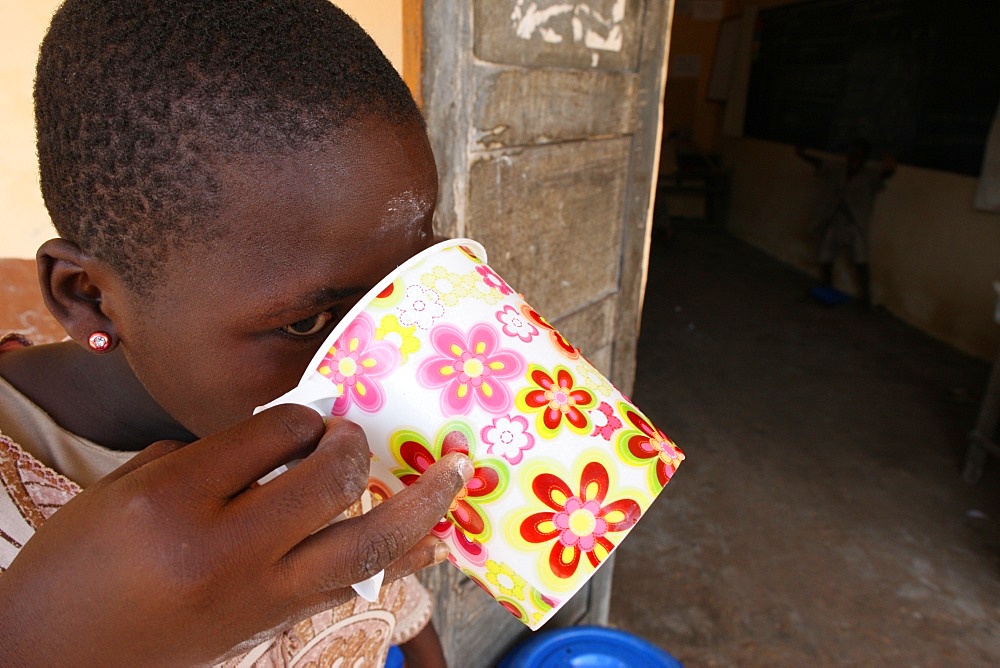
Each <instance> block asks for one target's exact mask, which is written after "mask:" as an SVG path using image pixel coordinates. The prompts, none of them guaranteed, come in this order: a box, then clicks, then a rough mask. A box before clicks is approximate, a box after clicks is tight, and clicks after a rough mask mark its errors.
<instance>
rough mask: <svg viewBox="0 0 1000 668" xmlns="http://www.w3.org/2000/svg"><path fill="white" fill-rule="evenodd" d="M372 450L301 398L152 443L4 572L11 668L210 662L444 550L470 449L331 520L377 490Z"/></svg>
mask: <svg viewBox="0 0 1000 668" xmlns="http://www.w3.org/2000/svg"><path fill="white" fill-rule="evenodd" d="M297 458H301V460H302V461H301V463H300V464H299V465H298V466H296V467H295V468H293V469H291V470H290V471H288V472H287V473H285V474H284V475H281V476H279V477H278V478H276V479H275V480H273V481H271V482H269V483H267V484H266V485H262V486H256V485H253V483H254V481H255V480H257V479H259V478H260V477H262V476H263V475H265V474H266V473H268V472H269V471H271V470H272V469H274V468H275V467H277V466H278V465H280V464H282V463H286V462H288V461H290V460H292V459H297ZM368 459H369V451H368V445H367V441H366V440H365V437H364V434H363V433H362V431H361V430H360V428H358V427H357V426H356V425H353V424H351V423H349V422H347V421H344V420H340V419H332V420H330V421H329V422H327V423H326V424H325V425H324V422H323V421H322V420H321V419H320V417H319V416H318V415H317V414H316V413H315V412H313V411H312V410H310V409H307V408H303V407H301V406H279V407H277V408H273V409H271V410H268V411H264V412H263V413H261V414H260V415H257V416H255V417H253V418H251V419H249V420H247V421H245V422H243V423H241V424H238V425H236V426H234V427H232V428H229V429H227V430H225V431H223V432H220V433H218V434H215V435H213V436H210V437H208V438H204V439H202V440H200V441H197V442H195V443H192V444H190V445H183V444H181V443H177V442H172V441H164V442H160V443H155V444H153V445H151V446H150V447H149V448H147V449H146V450H145V451H143V452H142V453H140V454H139V455H137V456H136V457H135V458H134V459H133V460H132V461H130V462H129V463H128V464H126V465H125V466H123V467H122V468H120V469H118V470H117V471H115V472H114V473H112V474H111V475H109V476H108V477H107V478H105V479H103V480H101V481H100V482H99V483H97V484H95V485H93V486H91V487H89V488H87V489H86V490H85V491H83V492H82V493H80V494H79V495H78V496H76V497H75V498H74V499H73V500H72V501H70V502H69V503H68V504H67V505H66V506H65V507H63V508H62V509H61V510H60V511H59V512H58V513H56V514H55V515H53V516H52V518H51V519H49V520H48V521H47V522H45V523H44V524H43V525H42V526H41V527H40V528H39V530H38V532H37V533H36V534H35V535H34V537H32V539H31V540H30V541H28V543H27V544H26V545H25V546H24V548H23V549H22V550H21V552H20V554H19V555H18V557H17V558H16V559H15V560H14V561H13V563H12V564H11V566H10V568H9V570H8V571H7V572H6V573H4V574H3V575H2V576H0V665H23V664H32V665H144V666H145V665H160V664H171V665H176V664H184V665H194V664H201V663H205V662H209V661H213V660H217V659H219V658H221V657H223V656H225V655H227V654H231V653H233V652H234V651H236V650H246V649H249V648H250V647H251V646H252V645H253V644H254V643H256V642H258V641H260V640H263V638H264V637H265V636H266V635H267V634H271V633H274V632H277V631H278V630H280V629H281V628H282V627H285V626H287V625H289V624H291V623H294V622H296V621H298V620H300V619H302V618H304V617H306V616H308V615H309V614H311V613H313V612H315V611H317V610H320V609H326V608H330V607H332V606H335V605H337V604H339V603H341V602H343V601H345V600H347V599H349V598H350V597H352V596H353V595H354V594H353V592H352V591H351V588H350V585H351V584H352V583H355V582H358V581H361V580H364V579H366V578H368V577H370V576H371V575H373V574H375V573H377V572H378V571H380V570H382V569H386V578H387V579H393V578H398V577H401V576H403V575H406V574H408V573H411V572H413V571H415V570H418V569H420V568H423V567H425V566H427V565H430V564H431V563H433V562H434V561H437V560H440V556H441V555H440V554H438V555H435V551H436V550H435V546H436V542H435V541H433V540H428V539H426V538H425V537H426V536H427V534H428V532H429V530H430V529H431V527H432V526H433V525H434V524H435V523H436V522H437V521H438V520H439V519H440V518H441V517H442V516H444V515H445V514H446V513H447V512H448V508H449V506H450V504H451V503H452V501H453V499H454V497H455V495H456V494H457V493H458V492H459V490H460V489H461V488H462V487H463V485H464V483H465V481H466V480H467V479H468V478H469V477H471V474H472V466H471V463H470V462H469V460H468V459H467V458H465V457H463V456H461V455H458V456H453V455H449V456H447V457H445V458H443V459H442V460H441V461H439V462H438V463H437V464H435V465H434V466H432V467H431V468H430V469H429V470H428V471H427V472H426V473H425V474H424V475H423V476H422V477H421V478H420V480H419V481H418V482H417V483H416V484H414V485H412V486H410V487H407V488H406V489H405V490H403V491H401V492H400V493H399V494H397V495H396V496H394V497H392V498H390V499H388V500H386V501H385V502H384V503H382V504H380V505H378V506H376V507H375V508H374V509H373V510H372V511H371V512H369V513H367V514H365V515H362V516H359V517H356V518H353V519H349V520H345V521H342V522H338V523H336V524H333V525H331V526H326V525H327V524H328V523H329V522H330V521H331V520H333V519H334V518H335V517H337V516H338V515H339V514H340V513H341V512H343V511H344V510H345V509H346V508H348V507H349V506H350V505H351V504H352V503H354V502H355V501H356V500H357V499H358V497H359V496H360V494H361V493H362V491H363V490H364V489H365V487H366V485H367V481H368ZM324 527H325V528H324ZM436 557H437V558H436Z"/></svg>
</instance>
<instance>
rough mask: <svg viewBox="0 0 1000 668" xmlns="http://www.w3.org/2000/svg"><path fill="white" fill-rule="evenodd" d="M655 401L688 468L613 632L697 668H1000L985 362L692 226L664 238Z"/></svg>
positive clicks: (647, 348) (657, 247) (646, 343)
mask: <svg viewBox="0 0 1000 668" xmlns="http://www.w3.org/2000/svg"><path fill="white" fill-rule="evenodd" d="M650 263H651V266H650V275H649V287H648V290H647V301H646V306H645V315H644V322H643V330H642V337H641V341H640V348H639V372H638V378H637V385H636V389H635V392H634V398H635V400H636V403H637V404H638V405H639V406H640V408H642V409H643V410H644V411H645V412H646V413H647V414H648V415H649V416H650V417H651V418H652V419H653V421H654V423H655V424H657V425H658V426H659V427H661V428H662V429H664V430H665V431H666V432H667V433H668V434H670V435H671V436H672V437H673V438H674V440H676V441H677V443H678V444H679V445H681V446H682V447H683V448H684V449H685V450H686V453H687V457H688V460H687V461H686V462H685V463H684V464H683V465H682V466H681V468H680V470H679V471H678V473H677V475H676V477H675V478H674V480H673V481H672V482H671V484H670V485H668V487H667V488H666V489H665V490H664V493H663V495H662V496H661V498H660V499H659V500H658V501H657V503H656V504H654V506H653V508H651V509H650V511H649V512H648V514H647V516H646V517H645V518H643V519H642V520H641V522H640V523H639V525H638V526H637V527H636V529H635V530H634V531H633V533H632V534H631V535H630V537H629V539H628V540H627V541H625V542H624V543H623V544H622V546H621V547H620V548H619V549H618V551H617V562H616V568H615V584H614V593H613V596H612V605H611V623H612V625H614V626H617V627H619V628H623V629H626V630H628V631H631V632H633V633H635V634H637V635H640V636H643V637H645V638H647V639H650V640H652V641H654V642H655V643H657V644H658V645H660V646H662V647H663V648H664V649H666V650H668V651H669V652H670V653H672V654H673V655H674V656H676V657H677V658H678V659H680V660H681V661H682V662H684V663H685V664H686V665H688V666H700V665H764V664H767V665H780V666H801V665H833V664H836V665H845V664H847V665H893V666H895V665H919V666H923V665H947V666H976V665H983V666H986V665H994V666H995V665H1000V463H998V462H996V461H992V462H990V464H989V465H988V466H987V470H986V474H985V477H984V478H983V480H982V481H981V482H980V483H979V484H978V485H976V486H969V485H966V484H965V483H963V482H962V480H961V478H960V473H961V464H962V458H963V456H964V451H965V443H966V441H965V437H966V434H967V432H968V431H969V430H970V428H971V426H972V424H973V423H974V421H975V418H976V413H977V410H978V399H979V397H980V396H981V394H982V392H983V390H984V385H985V382H986V378H987V374H988V371H989V367H988V365H987V363H985V362H983V361H981V360H977V359H973V358H970V357H968V356H965V355H963V354H960V353H958V352H956V351H955V350H953V349H951V348H949V347H948V346H945V345H943V344H941V343H939V342H937V341H934V340H932V339H930V338H929V337H927V336H924V335H923V334H921V333H919V332H917V331H915V330H913V329H912V328H910V327H908V326H906V325H904V324H902V323H901V322H899V321H897V320H895V319H894V318H893V317H892V316H890V315H888V314H886V313H884V312H874V313H870V312H862V311H860V310H858V309H856V308H854V307H853V306H841V307H836V308H828V307H821V306H818V305H815V304H812V303H809V302H807V301H805V300H804V298H803V297H804V295H805V293H806V291H807V290H808V288H809V287H810V286H811V285H812V284H813V279H811V278H810V277H808V276H805V275H803V274H801V273H800V272H798V271H796V270H794V269H791V268H788V267H787V266H785V265H782V264H780V263H778V262H776V261H774V260H772V259H771V258H769V257H768V256H766V255H764V254H763V253H761V252H759V251H757V250H755V249H753V248H751V247H749V246H747V245H745V244H743V243H741V242H739V241H737V240H735V239H733V238H732V237H730V236H728V235H727V234H726V233H725V232H723V231H719V230H711V229H706V228H705V227H704V226H701V227H699V226H696V225H688V226H682V227H679V228H677V229H676V232H675V235H674V237H673V238H672V240H671V241H670V243H669V244H667V243H665V242H663V241H662V240H659V239H654V246H653V251H652V257H651V261H650Z"/></svg>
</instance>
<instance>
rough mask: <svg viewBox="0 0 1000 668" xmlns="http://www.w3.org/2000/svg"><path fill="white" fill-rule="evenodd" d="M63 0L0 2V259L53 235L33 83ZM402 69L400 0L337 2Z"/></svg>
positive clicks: (29, 250) (26, 252)
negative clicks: (41, 179) (38, 155)
mask: <svg viewBox="0 0 1000 668" xmlns="http://www.w3.org/2000/svg"><path fill="white" fill-rule="evenodd" d="M60 4H61V0H31V1H30V2H15V1H14V0H4V1H3V4H2V5H0V7H2V10H3V21H0V147H2V152H0V211H3V217H2V218H0V258H33V257H34V256H35V249H36V248H37V247H38V245H39V244H40V243H41V242H43V241H45V240H46V239H49V238H51V237H53V236H55V230H54V229H53V228H52V224H51V223H50V222H49V216H48V213H46V211H45V206H44V204H43V203H42V196H41V193H40V192H39V188H38V165H37V162H36V159H35V131H34V120H33V119H34V116H33V111H32V103H31V90H32V82H33V81H34V73H35V61H36V60H37V58H38V45H39V44H40V43H41V41H42V37H44V35H45V30H46V28H47V27H48V23H49V19H50V18H51V16H52V14H53V12H55V10H56V8H57V7H58V6H59V5H60ZM336 4H337V5H338V6H339V7H341V8H342V9H343V10H344V11H345V12H347V13H348V14H350V15H351V16H352V17H354V19H355V20H356V21H358V23H360V24H361V25H362V26H364V27H365V29H366V30H368V32H369V33H370V34H371V35H372V37H373V38H374V39H375V41H376V42H377V43H378V45H379V46H380V47H381V48H382V50H383V51H384V52H385V54H386V56H387V57H388V58H389V60H390V61H392V64H393V65H395V67H396V69H397V70H399V71H400V72H402V71H403V0H377V2H372V0H339V1H338V2H337V3H336Z"/></svg>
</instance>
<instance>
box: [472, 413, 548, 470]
mask: <svg viewBox="0 0 1000 668" xmlns="http://www.w3.org/2000/svg"><path fill="white" fill-rule="evenodd" d="M479 437H480V438H482V439H483V443H485V444H486V445H488V446H489V447H488V448H486V452H488V453H490V454H491V455H499V456H500V457H503V458H504V459H506V460H507V462H508V463H509V464H511V465H512V466H513V465H516V464H520V463H521V460H522V459H524V451H525V450H530V449H531V447H532V446H533V445H534V444H535V437H534V436H532V435H531V434H530V433H529V432H528V421H527V420H526V419H525V418H524V416H522V415H508V416H506V417H498V418H495V419H494V420H493V424H491V425H487V426H485V427H483V430H482V431H481V432H480V434H479Z"/></svg>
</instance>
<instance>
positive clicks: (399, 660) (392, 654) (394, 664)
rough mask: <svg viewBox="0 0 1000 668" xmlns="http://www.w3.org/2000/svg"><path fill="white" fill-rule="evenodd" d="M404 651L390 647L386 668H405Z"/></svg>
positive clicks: (386, 658)
mask: <svg viewBox="0 0 1000 668" xmlns="http://www.w3.org/2000/svg"><path fill="white" fill-rule="evenodd" d="M404 665H405V662H404V660H403V650H401V649H399V648H398V647H396V646H395V645H391V646H390V647H389V655H388V656H386V657H385V668H403V666H404Z"/></svg>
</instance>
